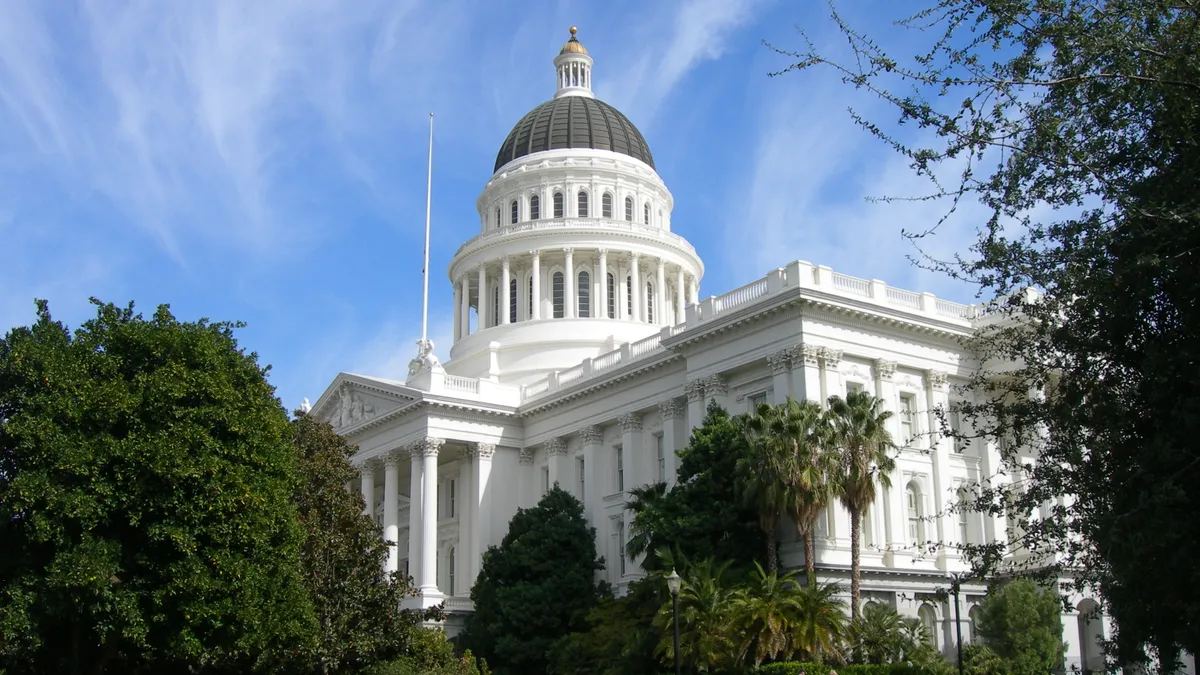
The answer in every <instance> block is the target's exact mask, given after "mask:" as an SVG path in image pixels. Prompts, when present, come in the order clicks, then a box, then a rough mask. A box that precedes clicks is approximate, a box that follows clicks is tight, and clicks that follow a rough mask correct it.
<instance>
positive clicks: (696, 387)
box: [683, 379, 704, 403]
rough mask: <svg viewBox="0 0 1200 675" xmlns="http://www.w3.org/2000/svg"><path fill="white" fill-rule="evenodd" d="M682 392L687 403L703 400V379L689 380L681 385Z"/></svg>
mask: <svg viewBox="0 0 1200 675" xmlns="http://www.w3.org/2000/svg"><path fill="white" fill-rule="evenodd" d="M683 392H684V394H685V395H686V396H687V400H688V402H689V403H695V402H696V401H702V400H704V380H700V379H697V380H690V381H689V382H688V383H687V384H685V385H684V386H683Z"/></svg>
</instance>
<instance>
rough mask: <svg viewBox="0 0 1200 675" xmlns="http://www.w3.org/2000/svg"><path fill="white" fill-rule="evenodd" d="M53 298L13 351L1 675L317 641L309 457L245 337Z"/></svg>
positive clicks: (1, 447) (237, 660) (230, 662)
mask: <svg viewBox="0 0 1200 675" xmlns="http://www.w3.org/2000/svg"><path fill="white" fill-rule="evenodd" d="M93 302H94V303H95V304H96V306H97V312H96V317H95V318H94V319H91V320H89V321H87V322H85V323H84V324H83V325H82V326H80V327H79V328H78V329H77V330H76V331H75V332H74V333H73V334H72V333H71V332H70V331H69V330H68V329H67V328H66V327H64V326H63V325H62V324H61V323H58V322H55V321H54V320H53V319H52V318H51V316H50V311H49V309H48V308H47V305H46V303H45V302H39V303H38V320H37V322H36V323H35V324H34V325H33V326H31V327H22V328H16V329H13V330H12V331H10V332H9V333H8V335H7V336H6V337H5V338H4V340H3V341H0V421H2V424H0V540H2V541H3V542H4V546H3V547H0V645H2V646H0V667H3V668H5V669H6V670H7V672H8V673H9V674H10V675H13V674H16V673H25V672H38V673H54V672H79V671H81V670H82V669H83V668H86V669H87V670H88V671H89V672H94V673H99V672H103V671H104V670H105V669H106V666H107V667H108V669H109V670H110V671H111V670H119V671H121V672H138V671H146V670H154V671H157V672H169V671H171V670H180V669H183V668H185V667H187V668H201V667H209V668H212V667H214V666H229V667H232V666H234V665H237V664H240V665H241V666H243V667H246V668H248V667H250V666H252V665H253V664H254V663H255V662H257V663H258V664H259V665H266V664H268V663H270V662H273V661H277V660H278V658H279V656H280V652H281V651H283V650H284V649H285V648H287V649H295V648H297V646H304V645H307V644H309V643H310V640H309V637H310V636H311V630H312V627H313V620H312V607H311V604H310V602H309V600H308V597H307V596H306V594H305V590H304V588H303V586H302V585H301V583H300V581H299V579H300V575H299V569H298V562H297V561H298V549H299V547H300V545H301V542H302V532H301V530H300V527H299V525H298V521H297V519H296V511H295V508H294V507H293V505H292V504H291V503H290V498H291V496H292V495H293V494H294V491H295V488H296V479H295V475H296V473H295V472H296V457H295V452H294V450H293V448H292V445H291V432H290V430H289V427H288V420H287V415H286V413H285V412H284V410H283V408H282V407H281V406H280V404H279V402H278V400H276V399H275V397H274V392H273V390H272V388H271V386H270V385H269V384H268V383H267V381H266V373H267V369H266V368H263V367H260V366H259V365H258V363H257V357H256V356H255V355H254V354H246V353H244V352H243V351H241V350H240V349H239V348H238V345H237V341H236V340H235V339H234V337H233V330H234V328H236V327H237V326H236V325H233V324H228V323H209V322H208V321H205V320H202V321H198V322H194V323H181V322H179V321H177V320H176V319H175V317H173V316H172V315H171V313H170V311H169V310H168V308H167V307H166V306H165V305H164V306H160V307H159V308H158V310H157V311H156V312H155V313H154V315H153V316H152V317H151V318H149V319H145V318H143V317H142V316H141V315H140V314H135V313H134V311H133V306H132V305H130V306H129V307H127V308H124V309H122V308H118V307H116V306H114V305H111V304H102V303H100V302H98V301H95V300H93Z"/></svg>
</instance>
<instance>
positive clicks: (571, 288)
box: [563, 248, 575, 319]
mask: <svg viewBox="0 0 1200 675" xmlns="http://www.w3.org/2000/svg"><path fill="white" fill-rule="evenodd" d="M563 257H564V259H565V262H563V316H564V317H566V318H568V319H570V318H573V317H574V316H575V249H572V248H564V249H563Z"/></svg>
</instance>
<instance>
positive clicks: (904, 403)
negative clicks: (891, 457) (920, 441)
mask: <svg viewBox="0 0 1200 675" xmlns="http://www.w3.org/2000/svg"><path fill="white" fill-rule="evenodd" d="M916 421H917V400H916V398H915V397H914V396H913V395H912V394H901V395H900V442H901V443H903V444H904V445H908V444H909V443H912V441H913V439H914V438H915V437H916V430H917V425H916Z"/></svg>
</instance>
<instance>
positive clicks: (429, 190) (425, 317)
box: [421, 113, 433, 345]
mask: <svg viewBox="0 0 1200 675" xmlns="http://www.w3.org/2000/svg"><path fill="white" fill-rule="evenodd" d="M432 199H433V113H429V167H428V170H427V173H426V177H425V265H424V267H422V268H421V271H422V273H423V274H424V279H423V284H424V287H423V289H422V292H421V343H422V345H424V344H428V342H429V205H430V202H431V200H432Z"/></svg>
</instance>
